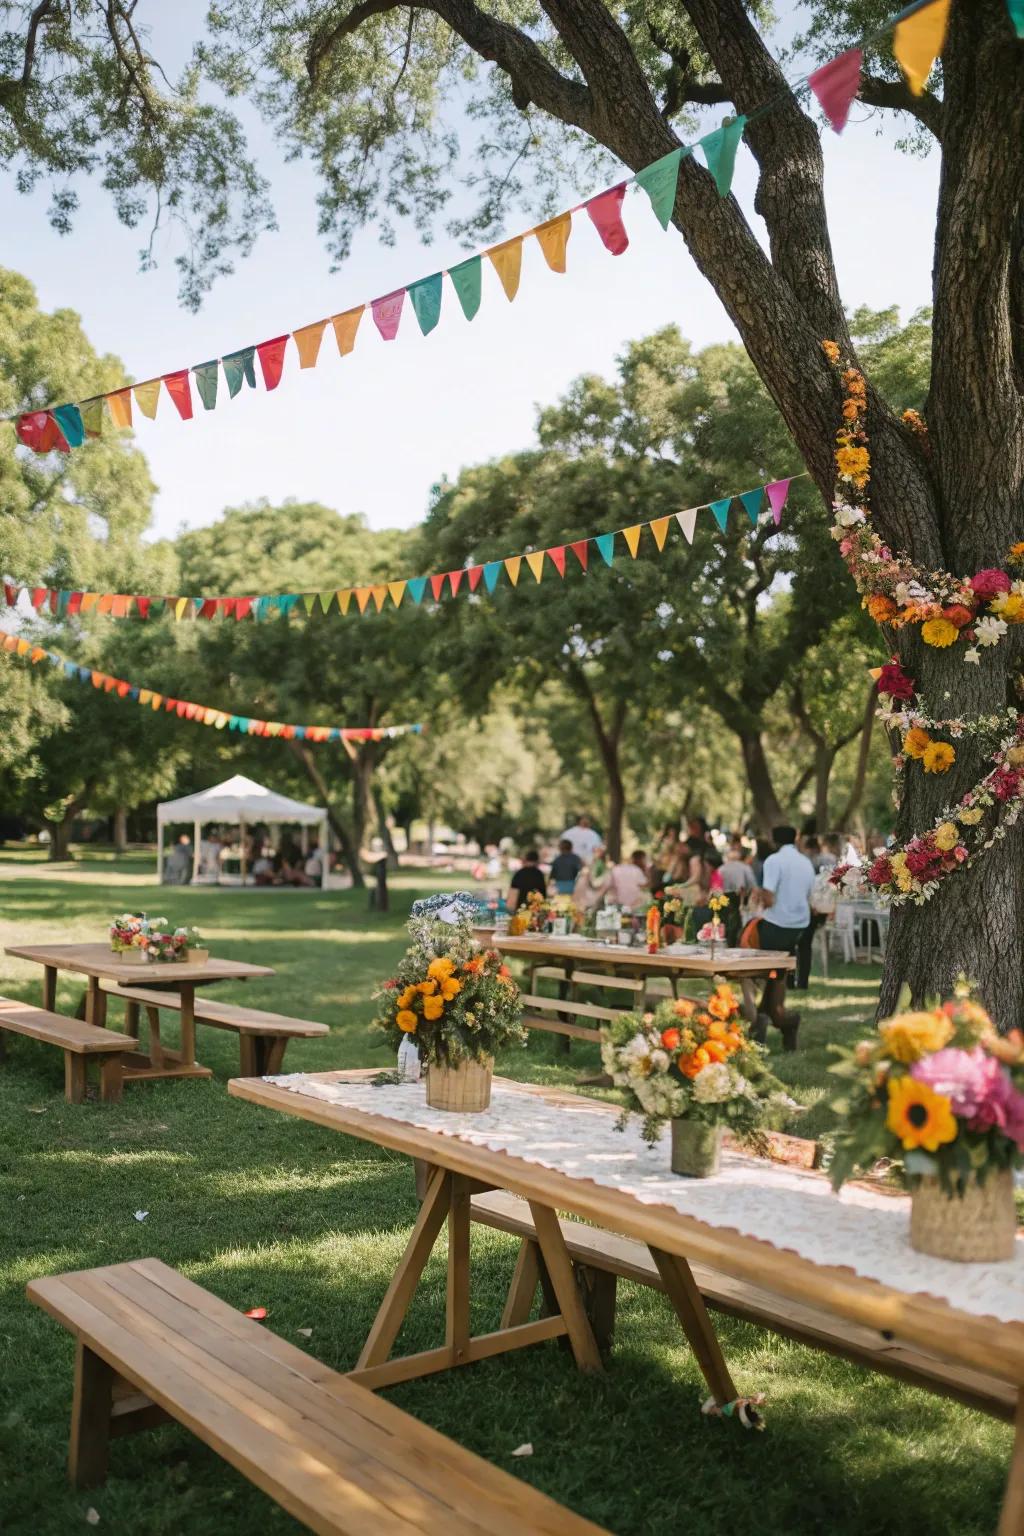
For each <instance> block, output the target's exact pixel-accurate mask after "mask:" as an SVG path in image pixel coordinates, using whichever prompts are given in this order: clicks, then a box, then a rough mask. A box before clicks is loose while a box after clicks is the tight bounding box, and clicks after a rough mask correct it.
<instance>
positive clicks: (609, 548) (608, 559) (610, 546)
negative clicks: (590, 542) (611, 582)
mask: <svg viewBox="0 0 1024 1536" xmlns="http://www.w3.org/2000/svg"><path fill="white" fill-rule="evenodd" d="M594 543H595V544H596V545H597V552H598V554H599V555H600V556H601V559H602V560H603V561H604V563H605V565H611V563H612V561H613V560H614V558H615V535H614V533H599V534H598V535H597V536H596V538H595V539H594Z"/></svg>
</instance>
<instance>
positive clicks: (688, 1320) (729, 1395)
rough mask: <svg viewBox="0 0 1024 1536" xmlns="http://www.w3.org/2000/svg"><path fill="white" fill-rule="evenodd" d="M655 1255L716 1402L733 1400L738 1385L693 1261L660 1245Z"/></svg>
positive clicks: (653, 1250)
mask: <svg viewBox="0 0 1024 1536" xmlns="http://www.w3.org/2000/svg"><path fill="white" fill-rule="evenodd" d="M651 1258H652V1259H653V1260H654V1262H655V1264H656V1265H657V1266H658V1273H659V1275H660V1276H661V1279H662V1283H663V1284H664V1286H665V1292H666V1295H667V1296H668V1299H669V1301H670V1302H671V1303H672V1307H673V1309H674V1311H675V1314H676V1316H677V1317H678V1319H679V1321H680V1323H681V1324H682V1326H683V1332H684V1333H685V1334H686V1339H687V1342H688V1344H689V1346H690V1348H691V1349H692V1350H693V1354H694V1358H695V1359H696V1361H697V1364H698V1365H699V1366H700V1369H701V1373H702V1374H703V1377H704V1380H705V1381H706V1382H707V1384H708V1387H709V1388H710V1390H711V1394H712V1396H713V1397H714V1399H715V1402H716V1403H717V1404H718V1406H719V1408H721V1407H723V1406H724V1405H725V1404H726V1403H731V1402H732V1401H733V1399H734V1398H735V1397H736V1388H735V1386H734V1385H733V1380H732V1377H731V1376H730V1375H729V1367H728V1366H727V1365H726V1363H725V1356H724V1355H723V1354H722V1349H721V1345H720V1344H719V1342H718V1336H717V1334H716V1333H715V1330H714V1328H713V1327H712V1324H711V1319H710V1318H709V1317H708V1311H707V1307H705V1305H704V1298H703V1296H702V1295H701V1293H700V1290H699V1288H698V1286H697V1282H696V1280H694V1278H693V1274H692V1272H691V1270H690V1266H689V1264H687V1262H686V1260H685V1259H680V1258H678V1257H677V1256H676V1255H675V1254H672V1253H664V1252H663V1251H662V1250H661V1249H660V1248H652V1249H651Z"/></svg>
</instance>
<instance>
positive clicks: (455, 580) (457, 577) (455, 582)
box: [448, 568, 466, 597]
mask: <svg viewBox="0 0 1024 1536" xmlns="http://www.w3.org/2000/svg"><path fill="white" fill-rule="evenodd" d="M465 574H466V572H465V569H464V568H463V569H461V570H458V571H449V572H448V580H449V582H450V583H451V588H452V597H458V595H459V587H460V586H461V585H462V578H463V576H465Z"/></svg>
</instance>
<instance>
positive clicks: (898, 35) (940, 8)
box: [892, 0, 949, 96]
mask: <svg viewBox="0 0 1024 1536" xmlns="http://www.w3.org/2000/svg"><path fill="white" fill-rule="evenodd" d="M948 21H949V0H933V3H932V4H931V5H925V6H922V8H921V10H919V11H915V12H914V13H913V15H912V16H908V17H907V19H906V21H901V22H899V24H898V25H897V27H896V31H895V32H894V33H893V39H892V51H893V53H894V54H895V55H896V62H897V63H898V64H899V66H900V68H901V69H902V71H903V73H904V74H905V75H906V77H907V84H908V85H909V86H910V89H911V91H912V92H913V93H914V95H915V96H920V95H921V93H922V91H923V90H924V88H925V85H926V84H927V81H928V76H929V75H930V74H931V72H932V65H933V64H934V63H935V60H936V59H937V58H938V56H939V54H940V53H941V52H942V45H943V43H944V42H945V41H946V24H947V22H948Z"/></svg>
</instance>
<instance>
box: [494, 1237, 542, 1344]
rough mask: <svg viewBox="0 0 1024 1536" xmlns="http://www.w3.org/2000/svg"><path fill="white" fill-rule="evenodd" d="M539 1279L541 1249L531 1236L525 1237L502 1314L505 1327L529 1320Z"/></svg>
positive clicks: (513, 1326) (515, 1325)
mask: <svg viewBox="0 0 1024 1536" xmlns="http://www.w3.org/2000/svg"><path fill="white" fill-rule="evenodd" d="M539 1281H540V1249H539V1248H538V1247H537V1244H536V1243H535V1242H534V1241H533V1239H532V1238H531V1237H524V1238H523V1240H522V1242H521V1243H520V1244H519V1254H518V1257H517V1258H516V1267H515V1270H514V1272H513V1275H512V1284H511V1285H510V1286H509V1288H508V1296H507V1298H506V1300H505V1310H504V1311H503V1312H502V1314H501V1326H502V1327H503V1328H516V1327H518V1325H519V1324H520V1323H526V1322H529V1319H530V1313H531V1311H532V1310H533V1298H534V1296H535V1295H536V1294H537V1286H538V1283H539Z"/></svg>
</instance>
